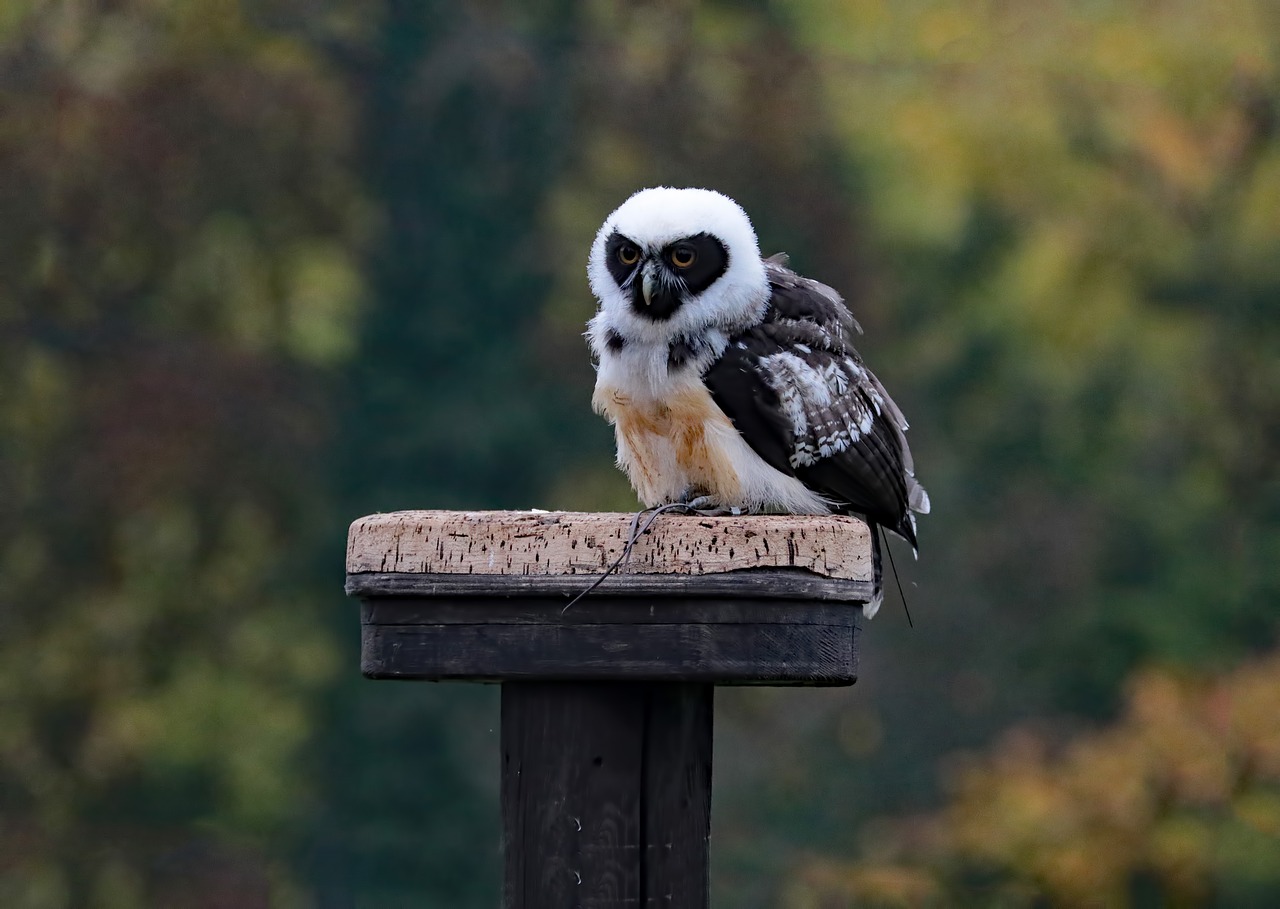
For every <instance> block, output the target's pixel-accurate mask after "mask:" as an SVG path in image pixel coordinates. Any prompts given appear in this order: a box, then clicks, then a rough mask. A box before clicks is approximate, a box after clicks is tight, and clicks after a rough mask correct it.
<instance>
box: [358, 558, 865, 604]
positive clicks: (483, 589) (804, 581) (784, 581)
mask: <svg viewBox="0 0 1280 909" xmlns="http://www.w3.org/2000/svg"><path fill="white" fill-rule="evenodd" d="M595 580H596V577H595V576H584V575H565V574H560V575H493V574H415V573H411V572H396V573H393V572H372V571H371V572H365V573H362V574H350V575H347V596H352V597H361V598H365V599H373V598H376V597H402V596H428V597H441V598H456V599H462V598H467V597H493V596H504V597H546V596H560V597H562V598H563V599H564V601H565V602H566V603H567V602H568V601H569V600H570V599H572V598H573V597H575V596H577V595H578V594H579V593H581V592H582V591H584V590H586V589H587V588H588V587H590V586H591V585H592V583H593V582H594V581H595ZM871 593H872V587H871V582H870V581H849V580H844V579H843V578H824V577H821V576H820V575H816V574H814V573H813V572H810V571H805V570H803V569H799V568H744V569H742V570H740V571H726V572H724V573H723V574H704V575H687V574H623V575H619V574H612V575H610V576H609V577H607V578H605V580H604V582H603V583H602V584H600V585H599V586H598V587H596V588H595V589H594V590H593V591H592V592H591V594H590V596H589V597H586V598H584V599H582V600H580V601H579V602H580V603H583V604H587V603H594V602H596V601H598V600H601V599H606V598H611V597H615V596H627V597H634V596H646V597H649V598H650V600H651V602H655V603H660V602H662V601H663V600H664V599H667V598H669V597H681V598H694V597H697V598H701V597H743V598H753V599H755V598H758V599H769V600H811V601H824V602H832V603H865V602H866V601H867V600H869V599H870V598H871ZM574 608H575V609H576V608H577V607H576V606H575V607H574Z"/></svg>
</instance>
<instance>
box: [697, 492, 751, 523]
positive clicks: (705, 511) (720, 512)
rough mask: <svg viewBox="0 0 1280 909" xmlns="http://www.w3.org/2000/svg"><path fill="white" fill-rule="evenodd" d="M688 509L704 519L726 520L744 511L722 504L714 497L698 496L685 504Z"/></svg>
mask: <svg viewBox="0 0 1280 909" xmlns="http://www.w3.org/2000/svg"><path fill="white" fill-rule="evenodd" d="M683 504H684V506H685V507H686V508H688V509H689V510H690V511H692V512H695V513H696V514H700V515H702V516H703V517H704V518H724V517H730V516H737V515H740V514H742V513H743V512H742V509H741V508H737V507H728V506H725V505H722V504H720V502H719V501H718V500H717V499H716V498H715V497H714V496H697V497H696V498H693V499H690V500H689V501H687V502H685V503H683Z"/></svg>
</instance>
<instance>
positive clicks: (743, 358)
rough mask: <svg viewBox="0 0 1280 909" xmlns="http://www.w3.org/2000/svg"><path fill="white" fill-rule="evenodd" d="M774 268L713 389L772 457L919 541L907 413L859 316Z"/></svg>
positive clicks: (919, 500)
mask: <svg viewBox="0 0 1280 909" xmlns="http://www.w3.org/2000/svg"><path fill="white" fill-rule="evenodd" d="M767 269H768V275H769V280H770V285H771V289H772V296H771V299H770V303H769V309H768V312H767V313H766V315H765V318H764V320H763V321H762V322H760V323H759V324H758V325H756V326H754V327H752V328H750V329H748V330H747V331H745V332H743V333H741V334H740V335H737V336H735V337H734V338H732V339H731V340H730V342H729V346H728V348H727V349H726V350H725V352H724V354H723V355H722V356H721V357H720V358H719V359H718V360H716V361H715V362H714V363H713V364H712V365H711V367H710V368H709V370H708V371H707V372H706V374H705V376H704V381H705V382H706V385H707V388H708V389H709V390H710V392H711V395H712V398H713V399H714V400H715V402H716V404H717V405H718V406H719V407H720V409H721V410H723V411H724V413H725V415H726V416H728V417H729V419H730V420H732V421H733V424H734V426H735V427H736V428H737V429H738V431H739V432H740V433H741V434H742V436H743V439H744V440H745V441H746V442H747V444H748V445H750V446H751V448H752V449H753V450H754V451H755V452H756V453H757V454H758V455H760V457H761V458H763V459H764V460H765V461H766V462H767V463H768V464H770V465H771V466H773V467H775V468H776V469H778V470H780V471H782V472H783V473H786V474H789V475H791V476H794V477H796V478H797V479H799V480H800V481H801V482H802V483H804V484H805V486H807V487H808V488H810V489H812V490H814V491H816V492H818V493H819V494H821V495H823V496H825V497H826V498H828V499H830V500H831V501H832V502H833V503H834V505H835V507H836V508H837V509H838V510H840V511H848V512H852V513H856V514H860V515H863V516H864V517H866V518H867V520H869V521H871V522H874V523H876V524H879V525H880V526H882V527H885V528H887V529H889V530H892V531H894V532H895V533H897V534H899V535H900V536H902V537H903V538H904V539H906V540H907V541H908V542H909V543H910V544H911V545H912V547H915V545H916V535H915V522H914V519H913V518H912V516H911V511H912V510H914V511H921V512H923V511H927V510H928V496H927V495H925V492H924V489H923V488H922V487H921V486H920V484H919V483H917V482H916V480H915V477H914V476H913V475H912V470H913V468H912V464H911V453H910V450H909V449H908V448H907V443H906V436H905V434H904V433H905V431H906V428H907V424H906V421H905V420H904V419H903V418H902V412H901V411H900V410H899V409H898V407H897V405H896V404H894V403H893V401H892V399H891V398H890V397H889V395H888V394H887V393H886V392H885V390H884V387H883V386H882V385H881V384H880V381H879V380H878V379H877V378H876V377H875V376H874V375H873V374H872V373H871V371H870V370H868V369H867V368H866V366H865V365H863V363H862V360H861V358H860V357H859V356H858V353H857V351H856V350H854V348H853V345H852V343H851V340H852V336H853V335H854V334H855V333H857V332H858V331H859V328H858V324H857V322H855V321H854V319H853V316H852V315H851V314H850V313H849V310H848V309H847V308H846V307H845V305H844V303H843V301H842V300H841V299H840V296H839V294H837V293H836V292H835V291H834V290H832V289H831V288H829V287H827V286H826V285H824V284H820V283H818V282H817V281H811V280H808V279H807V278H802V277H800V276H799V275H797V274H795V273H794V272H792V271H790V270H789V269H786V268H784V267H782V266H781V264H780V263H778V262H776V261H774V260H770V261H769V262H768V263H767Z"/></svg>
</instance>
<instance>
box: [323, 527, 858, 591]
mask: <svg viewBox="0 0 1280 909" xmlns="http://www.w3.org/2000/svg"><path fill="white" fill-rule="evenodd" d="M633 517H634V515H633V514H632V513H630V512H628V513H595V512H556V511H552V512H542V511H397V512H390V513H386V514H375V515H369V516H367V517H363V518H359V519H358V520H356V521H354V522H353V523H352V524H351V529H350V532H349V534H348V537H347V572H348V574H352V575H355V574H362V573H378V574H429V575H481V576H485V575H488V576H516V577H525V578H535V577H547V578H555V577H564V576H566V575H569V576H572V575H583V576H589V575H599V574H600V573H602V572H603V571H604V570H605V569H606V568H608V566H609V565H611V564H612V563H613V561H614V560H615V559H616V558H617V557H618V556H619V555H621V554H622V549H623V546H624V544H625V543H626V540H627V536H628V532H629V530H630V527H631V522H632V519H633ZM742 569H791V570H794V569H803V570H804V571H806V572H811V573H812V574H814V575H817V576H818V577H820V578H828V579H832V580H851V581H863V582H870V581H871V540H870V534H869V532H868V530H867V526H866V524H864V523H863V522H862V521H860V520H858V519H857V518H850V517H842V516H838V515H749V516H742V517H724V518H707V517H700V516H689V515H671V514H664V515H661V516H660V517H659V518H658V519H657V520H656V521H654V523H653V525H652V527H651V528H650V529H649V531H648V532H647V533H645V534H644V535H643V536H641V537H640V539H639V540H638V541H637V543H636V546H635V549H634V551H633V552H632V554H631V559H630V560H629V562H628V563H627V564H626V565H625V566H623V567H621V568H619V569H618V573H619V574H622V575H632V576H634V575H688V576H706V575H718V574H724V573H728V572H736V571H740V570H742Z"/></svg>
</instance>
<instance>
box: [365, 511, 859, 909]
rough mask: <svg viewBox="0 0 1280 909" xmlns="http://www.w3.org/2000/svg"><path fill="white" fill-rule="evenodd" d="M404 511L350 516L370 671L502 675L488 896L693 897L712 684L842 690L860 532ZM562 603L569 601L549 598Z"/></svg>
mask: <svg viewBox="0 0 1280 909" xmlns="http://www.w3.org/2000/svg"><path fill="white" fill-rule="evenodd" d="M631 519H632V515H630V514H578V513H567V512H443V511H406V512H395V513H391V514H380V515H371V516H369V517H365V518H361V519H359V520H357V521H356V522H355V523H353V524H352V525H351V531H350V535H349V538H348V547H347V593H348V594H349V595H351V596H354V597H358V598H359V599H360V601H361V622H362V638H361V642H362V646H361V669H362V671H363V672H364V674H365V675H366V676H367V677H369V678H374V679H423V680H431V681H444V680H456V681H472V682H499V683H501V684H502V733H501V736H502V766H501V773H502V818H503V838H502V842H503V854H504V868H505V871H504V874H505V881H504V888H503V905H504V907H505V909H553V907H554V909H561V907H565V909H568V907H582V909H605V907H610V909H613V907H618V909H621V907H642V909H648V907H663V909H706V907H707V905H708V857H709V837H710V812H711V737H712V701H713V690H714V687H713V686H715V685H744V684H745V685H751V684H754V685H850V684H852V683H853V682H854V680H855V679H856V675H857V635H858V617H859V616H860V615H861V610H860V609H859V608H858V607H859V606H860V605H861V604H862V603H863V602H865V601H866V600H867V599H869V597H870V595H871V570H872V569H871V545H870V537H869V534H868V532H867V528H866V525H865V524H863V523H862V522H861V521H858V520H856V519H852V518H844V517H825V516H824V517H811V516H805V517H801V516H751V517H735V518H703V517H689V516H676V515H664V516H662V517H660V518H659V519H658V520H657V522H656V523H655V524H654V525H653V527H652V528H651V529H650V531H649V532H648V533H646V534H645V535H644V536H642V537H641V538H640V540H639V542H638V543H637V545H636V546H635V548H634V550H633V552H632V556H631V558H630V560H629V561H628V563H627V564H626V566H625V567H624V568H622V569H620V570H619V571H618V572H617V573H615V574H614V575H612V576H611V577H609V578H608V579H607V580H606V581H605V582H604V583H603V584H601V585H600V586H599V587H598V588H596V589H595V590H594V591H593V592H592V593H590V594H589V595H588V596H586V597H584V598H582V599H580V600H578V601H577V602H576V603H575V604H574V605H572V606H568V604H569V602H570V601H571V600H572V599H573V597H574V596H576V595H577V594H578V593H580V592H582V591H583V590H584V589H586V588H587V587H589V586H590V585H591V584H592V583H593V582H594V581H595V580H596V579H597V578H598V577H599V576H600V575H601V574H602V573H603V572H604V571H605V569H606V568H607V567H608V566H609V565H610V564H612V563H613V561H614V560H615V559H616V558H617V556H618V555H620V554H621V552H622V549H623V545H624V544H625V542H626V539H627V535H628V531H629V528H630V525H631ZM567 606H568V608H566V607H567Z"/></svg>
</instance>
